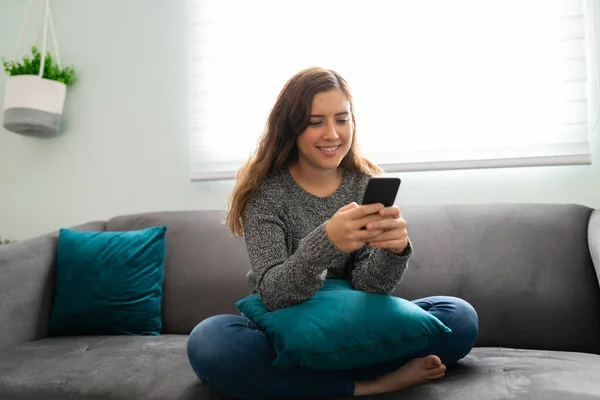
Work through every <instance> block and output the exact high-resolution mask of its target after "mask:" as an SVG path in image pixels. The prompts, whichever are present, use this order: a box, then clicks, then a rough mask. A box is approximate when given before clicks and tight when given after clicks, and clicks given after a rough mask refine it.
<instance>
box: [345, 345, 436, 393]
mask: <svg viewBox="0 0 600 400" xmlns="http://www.w3.org/2000/svg"><path fill="white" fill-rule="evenodd" d="M445 373H446V366H445V365H444V364H442V361H441V360H440V358H439V357H438V356H433V355H432V356H427V357H423V358H415V359H414V360H411V361H409V362H407V363H406V364H404V365H403V366H401V367H400V368H398V369H397V370H395V371H392V372H390V373H389V374H386V375H383V376H380V377H379V378H377V379H375V380H372V381H368V382H356V386H355V389H354V395H355V396H364V395H370V394H380V393H387V392H394V391H396V390H401V389H406V388H407V387H410V386H415V385H419V384H421V383H424V382H426V381H430V380H434V379H440V378H442V377H443V376H444V374H445Z"/></svg>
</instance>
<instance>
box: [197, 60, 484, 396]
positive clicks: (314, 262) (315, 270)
mask: <svg viewBox="0 0 600 400" xmlns="http://www.w3.org/2000/svg"><path fill="white" fill-rule="evenodd" d="M381 172H382V170H381V169H380V168H379V167H378V166H377V165H375V164H374V163H372V162H371V161H369V160H368V159H367V158H365V157H364V156H362V155H361V154H360V153H359V149H358V145H357V141H356V123H355V118H354V109H353V103H352V96H351V93H350V90H349V87H348V84H347V83H346V81H345V80H344V79H343V78H342V77H341V76H340V75H339V74H338V73H336V72H335V71H331V70H325V69H321V68H309V69H306V70H304V71H301V72H299V73H298V74H296V75H295V76H294V77H292V78H291V79H290V80H289V81H288V82H287V83H286V85H285V86H284V88H283V90H282V91H281V93H280V94H279V97H278V99H277V101H276V103H275V105H274V107H273V109H272V111H271V113H270V115H269V118H268V123H267V127H266V130H265V132H264V134H263V136H262V138H261V140H260V143H259V145H258V148H257V151H256V153H255V155H254V156H253V157H251V158H250V160H249V161H248V162H247V163H246V164H245V165H244V166H243V167H242V168H241V169H240V171H239V173H238V177H237V182H236V185H235V187H234V190H233V193H232V195H231V198H230V204H229V210H228V215H227V224H228V226H229V227H230V229H231V230H232V232H233V234H234V235H236V236H241V235H243V236H244V238H245V241H246V245H247V249H248V255H249V258H250V262H251V270H250V271H249V273H248V275H247V281H248V284H249V286H250V288H251V290H252V292H253V293H257V294H258V295H259V297H260V299H261V300H262V302H263V303H264V304H265V306H266V307H267V308H269V309H270V310H274V309H278V308H282V307H288V306H292V305H294V304H298V303H301V302H303V301H306V300H307V299H309V298H310V297H311V296H313V295H314V294H315V293H316V292H317V291H318V290H319V288H320V287H321V285H322V284H323V282H324V280H325V279H326V278H328V277H331V278H343V279H348V280H349V281H350V282H351V283H352V285H353V287H354V288H355V289H357V290H364V291H368V292H373V293H385V294H389V293H391V292H392V291H393V290H394V288H395V287H396V286H397V285H398V283H399V282H400V280H401V279H402V275H403V273H404V271H405V270H406V267H407V264H408V260H409V258H410V257H411V255H412V252H413V248H412V244H411V242H410V240H409V238H408V236H407V230H406V222H405V221H404V219H403V218H402V216H401V215H400V210H399V208H398V207H396V206H392V207H386V208H384V207H383V206H382V205H380V204H372V205H361V206H359V205H358V204H357V203H358V202H359V201H360V200H361V197H362V195H363V193H364V190H365V188H366V184H367V181H368V179H369V177H370V176H373V175H377V174H380V173H381ZM363 227H366V229H361V228H363ZM414 303H415V304H417V305H419V306H420V307H421V308H423V309H425V310H426V311H428V312H430V313H431V314H433V315H435V316H436V317H437V318H439V319H440V320H441V321H442V322H443V323H444V324H446V325H447V326H448V327H449V328H450V329H451V330H452V334H451V335H450V336H448V337H445V338H444V339H442V340H441V341H439V342H438V343H437V344H435V345H434V346H432V347H430V348H427V349H425V350H423V351H420V352H419V353H418V354H413V355H411V356H410V357H406V358H403V359H400V360H394V361H393V362H388V363H384V364H381V365H376V366H373V367H369V368H361V369H357V370H349V371H315V370H309V369H303V368H297V369H292V370H279V369H276V368H274V367H273V366H272V365H271V363H272V361H273V360H274V359H275V356H276V355H275V350H274V348H273V346H272V345H271V343H270V342H269V339H268V338H267V336H266V335H265V334H264V333H263V332H261V331H259V330H258V329H257V328H256V326H255V325H254V324H253V323H252V322H251V321H250V320H249V319H247V318H246V317H244V316H240V315H218V316H214V317H211V318H208V319H206V320H204V321H202V322H201V323H200V324H198V325H197V326H196V327H195V328H194V330H193V331H192V333H191V335H190V337H189V341H188V357H189V360H190V363H191V365H192V368H193V369H194V371H195V373H196V374H197V376H198V377H199V378H200V379H201V380H202V381H204V382H205V383H206V384H209V385H211V386H213V387H214V388H215V389H216V390H218V391H219V392H221V393H224V394H226V395H229V396H231V397H233V398H239V399H271V398H290V397H329V396H332V397H334V396H361V395H369V394H379V393H386V392H391V391H396V390H400V389H403V388H406V387H409V386H413V385H417V384H420V383H424V382H426V381H429V380H434V379H439V378H442V377H443V376H444V374H445V371H446V366H447V365H451V364H454V363H456V362H457V361H458V360H459V359H461V358H462V357H464V356H465V355H466V354H468V353H469V352H470V350H471V348H472V346H473V344H474V342H475V339H476V336H477V330H478V319H477V314H476V313H475V310H474V309H473V307H471V306H470V305H469V304H468V303H466V302H465V301H463V300H461V299H457V298H452V297H442V296H437V297H428V298H424V299H420V300H415V301H414ZM334 339H335V338H332V340H334Z"/></svg>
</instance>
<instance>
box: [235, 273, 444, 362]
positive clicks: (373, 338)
mask: <svg viewBox="0 0 600 400" xmlns="http://www.w3.org/2000/svg"><path fill="white" fill-rule="evenodd" d="M236 307H237V308H238V310H240V312H242V313H243V314H244V315H245V316H246V317H248V318H249V319H250V320H252V321H253V322H254V323H255V324H256V326H257V327H258V328H259V329H260V330H261V331H263V332H265V334H266V335H267V336H268V337H269V339H270V340H271V342H272V343H273V345H274V347H275V350H276V352H277V358H276V359H275V361H274V362H273V365H274V366H275V367H278V368H282V369H286V368H289V367H306V368H313V369H321V370H341V369H351V368H359V367H364V366H368V365H373V364H377V363H381V362H385V361H389V360H393V359H397V358H400V357H403V356H406V355H409V354H412V353H414V352H416V351H419V350H421V349H423V348H425V347H428V346H430V345H432V344H434V343H436V342H437V341H438V340H439V339H441V338H442V337H443V336H446V335H449V334H450V333H451V332H452V331H451V330H450V328H448V327H447V326H445V325H444V324H443V323H442V322H441V321H440V320H439V319H437V318H436V317H434V316H433V315H431V314H429V313H428V312H427V311H425V310H423V309H422V308H420V307H419V306H417V305H416V304H414V303H412V302H410V301H408V300H405V299H402V298H398V297H395V296H391V295H390V296H389V295H382V294H374V293H368V292H364V291H360V290H355V289H354V288H353V287H352V285H351V284H350V282H348V281H346V280H342V279H327V280H326V281H325V283H324V285H323V287H322V288H321V289H320V290H319V291H318V292H317V293H316V294H315V295H314V296H313V297H312V298H310V299H309V300H307V301H305V302H303V303H300V304H297V305H294V306H291V307H286V308H282V309H278V310H274V311H269V310H268V309H267V308H266V307H265V306H264V304H263V303H262V301H261V300H260V298H259V297H258V295H257V294H252V295H250V296H247V297H245V298H243V299H241V300H239V301H238V302H237V303H236Z"/></svg>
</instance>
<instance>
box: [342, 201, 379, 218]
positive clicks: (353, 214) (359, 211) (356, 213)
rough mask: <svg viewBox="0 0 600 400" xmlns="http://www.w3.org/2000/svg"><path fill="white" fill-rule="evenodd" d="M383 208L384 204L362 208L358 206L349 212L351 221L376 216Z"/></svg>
mask: <svg viewBox="0 0 600 400" xmlns="http://www.w3.org/2000/svg"><path fill="white" fill-rule="evenodd" d="M382 208H383V204H381V203H375V204H365V205H362V206H358V207H356V208H354V209H353V210H350V211H347V213H348V217H350V218H351V219H360V218H363V217H366V216H367V215H371V214H375V213H377V212H378V211H379V210H381V209H382Z"/></svg>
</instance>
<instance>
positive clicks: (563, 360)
mask: <svg viewBox="0 0 600 400" xmlns="http://www.w3.org/2000/svg"><path fill="white" fill-rule="evenodd" d="M186 340H187V337H186V336H183V335H163V336H158V337H157V336H152V337H150V336H148V337H131V336H112V337H111V336H94V337H60V338H49V339H42V340H39V341H36V342H30V343H27V344H24V345H20V346H17V347H14V348H12V349H8V350H3V351H0V399H7V400H25V399H27V400H29V399H44V400H58V399H61V400H62V399H65V398H67V397H68V396H71V397H72V398H77V399H83V400H85V399H95V400H99V399H111V400H121V399H123V400H125V399H127V400H131V399H161V400H171V399H182V400H183V399H185V400H187V399H189V400H192V399H194V400H223V399H227V398H226V397H224V396H221V395H219V394H218V393H216V392H215V391H214V390H212V389H211V388H209V387H207V386H205V385H203V384H201V383H200V382H199V381H198V380H197V379H196V376H195V375H194V373H193V372H192V369H191V368H190V366H189V363H188V360H187V356H186ZM598 371H600V356H598V355H591V354H583V353H567V352H552V351H537V350H515V349H506V348H475V349H473V351H472V352H471V353H470V354H469V355H468V356H467V357H466V358H464V359H463V360H461V361H460V362H459V364H458V365H456V366H455V367H453V368H450V369H449V370H448V371H447V373H446V377H444V378H443V379H441V380H438V381H435V382H431V383H428V384H425V385H421V386H417V387H414V388H410V389H407V390H404V391H401V392H396V393H388V394H385V395H381V396H374V397H370V398H372V399H378V400H481V399H486V400H501V399H502V400H504V399H507V400H508V399H511V400H521V399H523V400H525V399H527V400H530V399H542V398H543V399H544V400H564V399H569V400H590V399H595V398H600V380H598ZM71 397H69V398H71ZM349 399H350V398H348V400H349Z"/></svg>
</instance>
